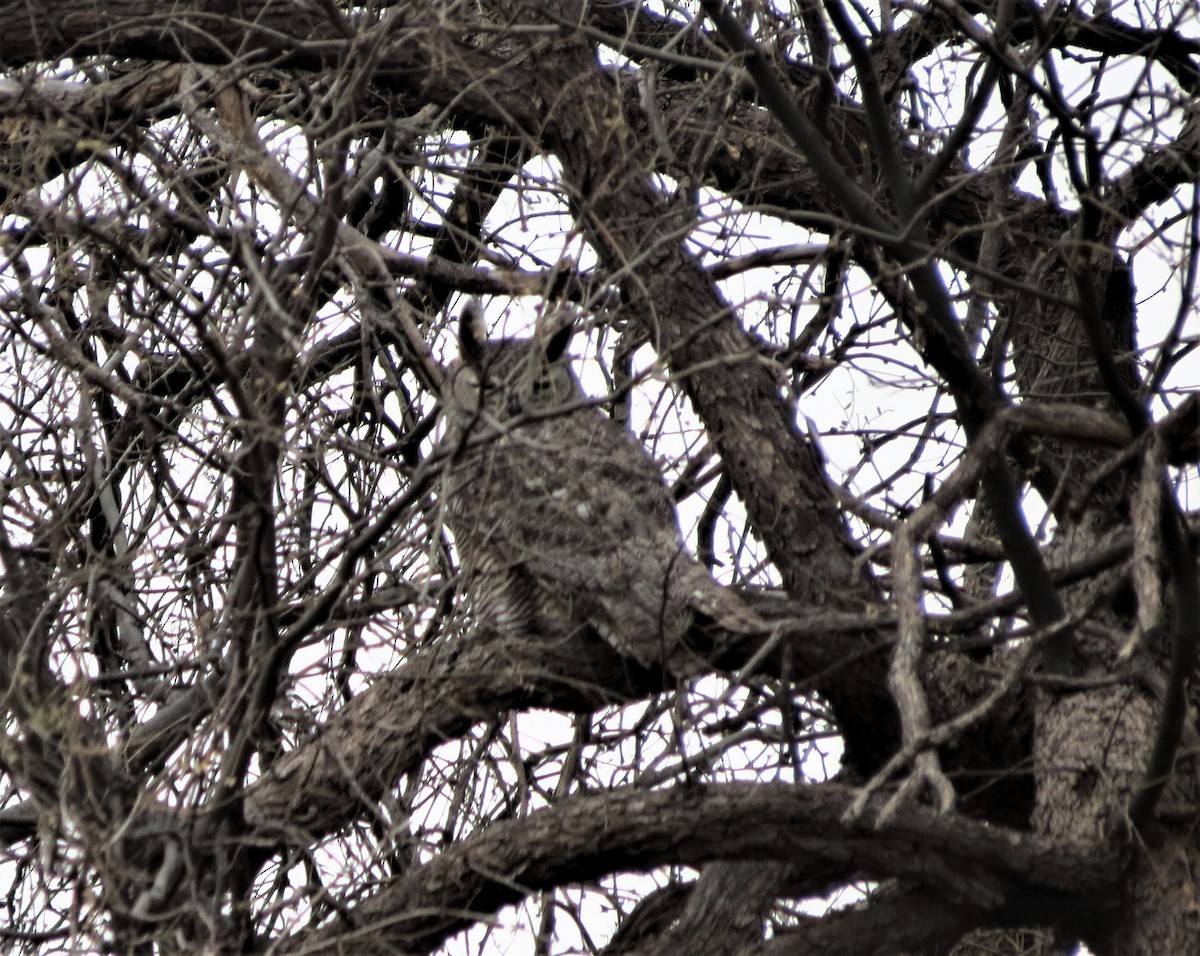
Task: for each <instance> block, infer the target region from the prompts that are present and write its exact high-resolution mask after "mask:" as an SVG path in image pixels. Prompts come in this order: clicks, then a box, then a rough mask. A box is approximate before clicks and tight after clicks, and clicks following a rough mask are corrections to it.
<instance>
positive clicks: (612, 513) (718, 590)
mask: <svg viewBox="0 0 1200 956" xmlns="http://www.w3.org/2000/svg"><path fill="white" fill-rule="evenodd" d="M571 333H572V328H571V326H570V325H569V324H565V325H563V326H562V327H561V328H559V329H557V330H554V331H551V332H549V333H548V334H545V335H542V336H535V337H534V338H532V339H502V340H498V341H494V342H488V341H487V340H486V338H485V336H484V333H483V328H482V322H481V316H480V315H479V312H478V310H477V307H474V306H470V307H468V310H467V311H466V312H464V314H463V317H462V319H461V321H460V323H459V348H460V358H459V360H458V361H457V362H455V363H454V364H453V365H452V366H451V368H450V370H449V375H448V378H447V387H446V389H445V396H444V402H445V414H446V420H447V432H446V438H445V439H444V441H445V443H446V444H445V446H444V447H445V448H446V450H447V453H448V455H449V456H450V457H449V461H448V464H447V466H446V471H445V476H444V480H443V489H442V495H443V502H444V504H445V506H446V516H447V522H448V524H449V526H450V529H451V531H453V533H454V538H455V541H456V543H457V546H458V550H459V555H460V558H461V562H462V565H463V571H464V574H465V575H466V580H467V582H468V583H467V590H468V593H469V595H470V596H471V598H472V601H473V606H474V611H475V614H476V615H477V616H478V617H479V619H480V620H481V621H486V622H487V623H489V624H491V625H492V626H494V627H496V628H498V629H500V630H502V631H506V632H510V633H514V634H521V635H523V636H536V637H547V638H553V637H555V636H558V637H564V636H567V635H569V634H571V633H573V632H574V631H576V630H578V629H579V628H581V627H587V626H591V627H593V628H595V630H596V632H597V633H598V634H599V635H600V636H601V637H602V638H603V639H604V640H605V641H607V642H608V643H609V644H611V645H612V646H613V647H614V648H616V649H617V650H618V651H620V652H621V653H624V654H627V655H628V656H630V657H632V658H633V659H634V660H636V661H637V662H638V663H640V664H642V665H643V666H654V665H660V666H664V667H666V668H667V669H668V670H670V671H671V672H672V673H675V674H679V675H684V674H687V673H689V672H692V671H694V670H696V665H697V663H698V661H697V659H696V657H695V655H694V654H692V653H690V652H689V651H688V650H687V647H686V644H685V638H686V637H687V636H688V635H689V633H692V632H693V628H694V627H695V626H696V625H701V624H706V623H709V622H711V623H715V624H716V625H717V626H718V628H720V629H724V630H725V631H731V632H734V633H744V634H757V633H763V632H765V630H766V626H765V625H764V624H763V622H762V621H761V620H759V618H758V617H757V615H755V614H754V613H753V612H752V611H751V610H750V609H749V608H748V607H747V606H746V605H745V604H744V603H743V602H742V600H741V599H740V598H738V597H737V595H735V594H733V593H732V592H730V591H728V590H726V589H725V588H723V587H721V585H719V584H717V582H716V581H714V580H713V579H712V577H711V576H710V575H709V574H708V572H707V571H706V570H705V569H704V568H703V567H702V566H701V565H700V564H698V563H697V562H696V561H695V559H693V558H692V557H691V556H690V555H689V554H688V553H687V552H686V551H685V550H684V547H683V541H682V536H681V534H680V531H679V524H678V521H677V519H676V515H675V509H674V506H673V504H672V501H671V497H670V494H669V493H668V491H667V489H666V487H665V486H664V485H663V482H662V477H661V475H660V474H659V472H658V469H657V468H656V466H655V464H654V461H653V459H651V457H650V456H649V455H648V454H647V453H646V451H645V449H644V448H643V447H642V446H641V444H640V443H639V442H638V441H637V440H636V439H635V438H634V437H633V435H631V434H630V433H629V432H628V431H627V430H625V429H624V428H622V427H621V426H620V425H618V424H617V423H615V422H614V421H613V420H612V419H611V418H609V416H607V415H606V414H605V413H604V412H603V411H602V410H601V409H600V408H598V407H596V405H595V404H594V403H592V402H591V401H590V400H589V399H588V397H587V396H586V395H585V394H584V392H583V390H582V389H581V388H580V385H579V382H578V380H577V379H576V378H575V375H574V373H573V372H572V370H571V365H570V362H569V360H568V359H567V357H566V354H565V353H566V348H567V344H568V342H569V340H570V337H571Z"/></svg>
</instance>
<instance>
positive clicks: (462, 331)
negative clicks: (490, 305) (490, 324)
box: [458, 299, 487, 365]
mask: <svg viewBox="0 0 1200 956" xmlns="http://www.w3.org/2000/svg"><path fill="white" fill-rule="evenodd" d="M486 350H487V329H486V328H484V325H483V308H482V307H481V306H480V304H479V303H478V302H477V301H475V300H474V299H472V300H471V301H470V302H468V303H467V304H466V305H465V306H464V307H463V310H462V315H460V316H459V317H458V353H459V355H461V356H462V359H463V361H464V362H466V363H467V364H468V365H478V364H479V362H480V361H481V360H482V359H483V356H484V353H485V351H486Z"/></svg>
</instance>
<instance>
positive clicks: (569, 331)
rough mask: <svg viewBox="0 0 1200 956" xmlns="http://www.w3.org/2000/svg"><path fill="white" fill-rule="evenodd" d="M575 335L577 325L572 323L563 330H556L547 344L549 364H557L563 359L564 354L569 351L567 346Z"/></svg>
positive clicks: (568, 323) (567, 324)
mask: <svg viewBox="0 0 1200 956" xmlns="http://www.w3.org/2000/svg"><path fill="white" fill-rule="evenodd" d="M574 334H575V325H574V323H572V322H567V323H566V324H565V325H564V326H563V327H562V328H561V329H558V330H556V331H555V333H554V334H553V335H552V336H550V341H548V342H547V343H546V360H547V361H548V362H557V361H558V360H559V359H560V358H562V354H563V352H565V351H566V350H567V345H568V343H570V341H571V336H572V335H574Z"/></svg>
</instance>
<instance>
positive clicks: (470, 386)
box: [447, 302, 582, 421]
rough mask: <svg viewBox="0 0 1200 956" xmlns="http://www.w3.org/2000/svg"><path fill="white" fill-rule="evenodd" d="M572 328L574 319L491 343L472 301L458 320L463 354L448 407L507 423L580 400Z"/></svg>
mask: <svg viewBox="0 0 1200 956" xmlns="http://www.w3.org/2000/svg"><path fill="white" fill-rule="evenodd" d="M573 332H574V327H573V326H572V324H571V323H570V322H564V323H552V324H550V327H549V328H547V329H546V331H545V333H544V334H536V335H534V337H533V338H529V339H497V340H495V341H488V338H487V333H486V331H485V329H484V325H483V311H482V310H481V309H480V307H479V305H478V303H474V302H472V303H470V304H469V305H468V306H467V307H466V308H465V309H464V310H463V314H462V316H461V317H460V318H459V321H458V352H459V358H458V361H457V362H455V363H454V364H453V365H452V366H451V367H450V370H449V374H448V385H449V387H448V389H447V405H448V410H449V411H450V413H451V414H454V415H470V416H472V417H476V416H480V415H484V416H486V417H488V418H491V419H494V420H497V421H504V420H506V419H512V418H518V417H520V416H521V415H525V414H528V413H530V412H538V411H543V410H550V409H553V408H561V407H563V406H566V405H568V404H569V403H571V402H573V401H575V400H577V399H579V398H581V397H582V392H581V390H580V388H579V382H578V381H577V380H576V378H575V373H574V372H572V371H571V363H570V361H569V359H568V358H567V355H566V351H567V345H568V343H569V342H570V341H571V335H572V333H573Z"/></svg>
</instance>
